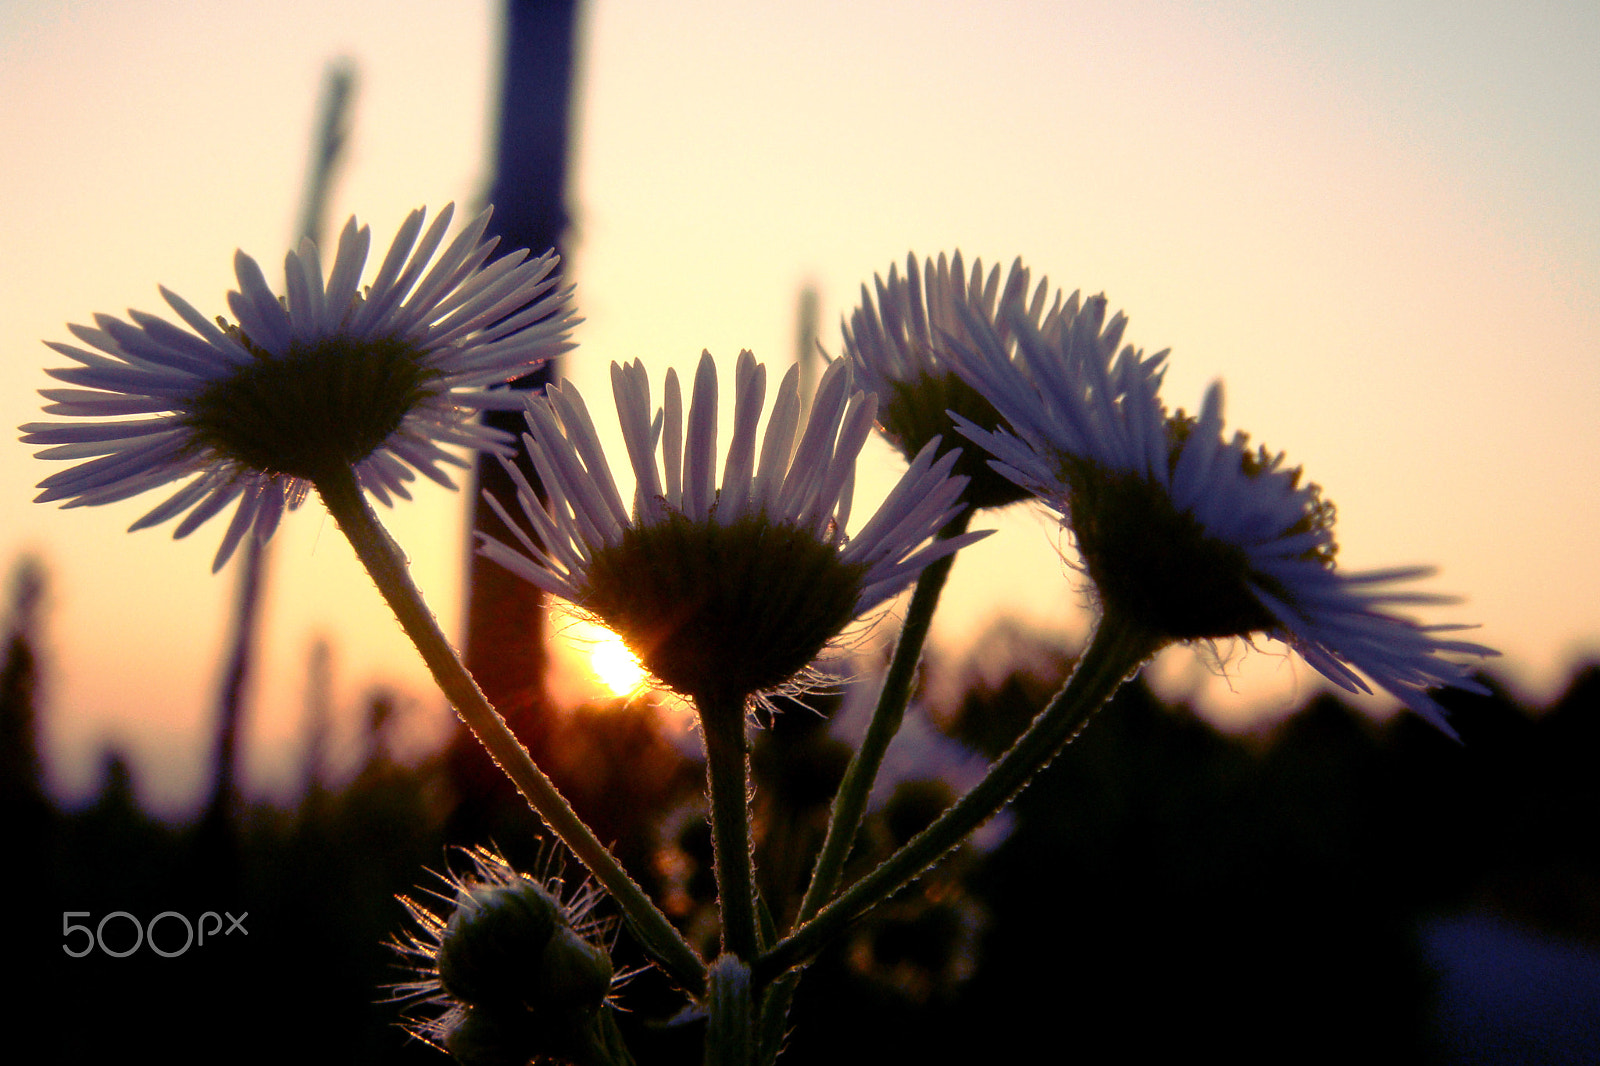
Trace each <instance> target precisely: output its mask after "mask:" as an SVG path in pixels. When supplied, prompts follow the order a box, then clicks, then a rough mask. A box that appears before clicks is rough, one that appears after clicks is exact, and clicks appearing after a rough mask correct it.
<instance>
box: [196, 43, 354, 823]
mask: <svg viewBox="0 0 1600 1066" xmlns="http://www.w3.org/2000/svg"><path fill="white" fill-rule="evenodd" d="M354 88H355V69H354V67H353V66H352V65H351V64H350V62H349V61H348V60H344V59H341V60H336V61H334V62H333V63H331V64H330V65H329V67H328V72H327V75H326V77H325V78H324V81H323V90H322V107H321V118H320V121H319V122H318V125H317V132H316V137H315V139H314V140H313V142H312V149H311V151H312V155H311V171H310V173H309V174H308V175H307V176H306V191H305V197H304V199H303V200H302V201H301V206H300V218H299V221H298V224H297V227H296V228H297V233H298V236H299V237H309V238H310V239H312V240H314V241H319V240H320V238H321V235H322V228H323V216H324V215H325V214H326V213H327V206H328V187H329V185H330V184H331V183H332V180H333V173H334V170H335V168H336V167H337V166H338V163H339V157H340V154H341V152H342V151H343V149H344V144H345V141H346V139H347V138H348V136H349V114H350V96H351V93H352V92H353V90H354ZM266 567H267V542H263V541H260V540H257V539H256V538H254V537H246V538H245V542H244V544H243V545H242V546H241V547H240V550H239V584H238V587H237V589H236V590H235V593H234V608H233V631H232V639H231V640H230V642H229V652H228V666H227V670H226V672H225V673H224V675H223V681H222V692H221V695H220V697H219V700H218V703H219V707H218V714H217V733H216V742H215V746H214V750H213V752H212V781H211V797H210V799H209V801H208V802H207V804H206V810H205V814H204V817H203V827H204V828H205V829H206V830H208V831H209V832H208V833H207V837H208V839H211V840H212V841H214V842H215V841H219V840H221V839H222V834H224V831H225V829H226V825H227V822H228V818H229V813H230V808H231V806H232V804H233V797H234V789H235V785H236V781H237V777H238V761H239V731H240V726H241V724H242V722H243V720H244V703H245V693H246V688H247V686H248V685H249V682H250V668H251V665H252V662H253V660H254V657H255V648H256V639H257V635H258V631H259V630H260V628H261V589H262V585H263V584H264V583H265V581H266Z"/></svg>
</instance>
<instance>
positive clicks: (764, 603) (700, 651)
mask: <svg viewBox="0 0 1600 1066" xmlns="http://www.w3.org/2000/svg"><path fill="white" fill-rule="evenodd" d="M866 569H867V568H866V567H865V566H864V565H861V564H848V563H844V562H841V561H840V559H839V552H838V550H837V549H836V548H834V547H831V546H829V545H827V544H824V543H822V542H821V541H819V540H818V539H817V538H816V537H814V536H812V535H811V534H810V533H807V532H804V531H802V530H798V529H796V528H795V527H793V526H791V525H788V524H786V523H781V522H780V523H774V522H770V521H768V520H767V518H766V517H765V516H764V515H752V516H748V517H745V518H741V519H739V520H738V521H736V522H734V523H732V524H731V525H727V526H722V525H718V524H716V523H715V522H714V521H712V522H692V521H690V520H689V519H687V518H683V517H682V516H679V515H673V516H671V517H669V518H668V519H667V520H666V521H665V522H659V523H655V524H652V525H648V526H642V527H638V526H635V527H630V528H629V529H628V530H627V531H626V532H625V533H624V534H623V537H622V541H621V543H619V544H617V545H616V546H614V547H610V548H605V549H603V550H601V551H599V552H596V553H595V557H594V560H593V562H592V563H591V564H590V567H589V574H588V582H587V589H586V590H585V591H586V595H585V596H584V599H583V604H582V606H583V607H584V608H586V609H587V610H590V611H592V612H594V614H595V615H596V616H598V617H599V619H600V620H601V621H602V622H604V623H605V624H606V625H607V626H609V627H610V628H611V629H613V630H614V631H615V632H616V633H617V634H618V635H620V636H621V637H622V638H623V640H624V641H625V642H626V643H627V644H628V646H629V647H630V648H631V649H633V651H634V653H635V654H636V655H638V656H639V659H640V661H641V662H643V663H644V665H645V666H646V667H647V668H649V670H650V672H651V673H653V674H655V676H656V677H658V678H660V679H661V680H662V681H663V682H664V683H666V684H667V685H668V686H670V687H671V688H672V689H674V690H675V691H677V692H680V693H682V694H684V695H688V696H692V697H694V698H695V699H696V700H697V701H702V700H703V699H704V698H712V697H728V696H732V697H735V698H739V697H744V696H749V695H751V694H753V693H757V692H761V691H765V690H767V689H771V688H775V687H777V686H779V685H782V684H783V683H784V682H785V681H787V680H789V678H791V677H793V676H794V675H795V674H796V673H798V672H799V671H801V670H802V669H804V668H805V667H806V666H807V665H808V664H809V663H810V662H811V661H812V659H814V658H816V656H817V653H818V652H820V651H821V650H822V647H823V645H824V644H826V643H827V642H828V641H829V640H831V639H832V638H833V637H834V636H836V635H837V634H838V633H839V632H840V630H842V629H843V628H844V627H845V626H846V625H848V624H849V623H850V620H851V619H852V618H854V617H855V609H856V600H857V598H858V597H859V596H860V594H861V582H862V579H863V577H864V576H865V574H866Z"/></svg>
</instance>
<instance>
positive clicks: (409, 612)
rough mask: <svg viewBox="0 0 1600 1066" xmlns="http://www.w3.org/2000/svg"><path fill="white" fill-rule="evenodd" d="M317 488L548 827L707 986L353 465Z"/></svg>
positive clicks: (656, 943)
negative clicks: (438, 609) (421, 582)
mask: <svg viewBox="0 0 1600 1066" xmlns="http://www.w3.org/2000/svg"><path fill="white" fill-rule="evenodd" d="M316 486H317V492H318V493H319V494H321V496H322V500H323V503H325V504H326V505H327V508H328V511H329V513H331V514H332V515H333V517H334V520H335V521H336V522H338V523H339V528H340V529H341V530H342V531H343V532H344V535H345V536H346V537H348V538H349V540H350V544H351V546H352V547H353V548H355V551H356V555H357V557H358V558H360V560H361V564H362V565H363V566H365V567H366V569H367V573H368V574H370V575H371V577H372V580H373V582H374V583H375V584H377V586H378V591H379V592H380V593H382V594H383V598H384V599H385V600H386V601H388V604H389V607H390V608H391V609H392V610H393V611H394V613H395V617H396V618H397V619H398V620H399V622H400V627H401V628H402V629H403V630H405V633H406V636H408V637H410V638H411V642H412V643H413V644H415V645H416V648H417V651H418V652H420V653H421V655H422V659H423V662H425V663H427V665H428V669H429V671H430V672H432V674H433V678H434V681H435V682H437V684H438V685H439V688H440V689H441V690H443V692H444V694H445V697H446V698H447V699H449V701H450V703H451V704H452V705H453V706H454V707H455V709H456V713H457V714H459V715H460V716H461V720H462V721H463V722H465V723H466V724H467V728H469V729H471V730H472V732H473V734H474V735H475V736H477V738H478V740H479V742H481V743H482V744H483V746H484V748H486V749H487V750H488V752H489V755H490V756H491V757H492V758H493V759H494V761H495V762H496V763H498V764H499V766H500V768H501V769H502V770H504V771H505V773H506V776H508V777H509V778H511V780H512V782H513V783H514V784H515V785H516V786H517V789H518V790H519V791H520V792H521V793H522V794H523V796H524V797H525V798H526V799H527V801H528V804H529V806H531V807H532V808H533V809H534V811H535V812H537V813H538V815H539V817H540V818H542V819H543V820H544V823H545V825H547V826H549V827H550V830H551V832H553V833H555V834H556V836H558V837H560V838H561V841H562V843H564V844H566V846H567V847H568V848H570V849H571V850H572V852H573V854H574V855H576V856H577V857H578V859H579V861H581V862H582V863H583V864H584V866H586V867H588V869H589V872H590V873H592V874H593V875H594V876H595V879H596V880H597V881H599V882H600V884H601V885H603V886H604V887H605V889H606V891H607V892H609V893H611V896H612V898H613V899H615V900H616V901H617V905H618V906H619V907H621V908H622V912H623V914H624V916H625V917H626V918H627V920H628V924H629V925H630V926H631V927H632V929H633V930H634V932H635V934H636V935H637V936H638V937H639V940H640V942H641V944H642V945H643V946H644V948H645V950H646V951H648V952H649V953H650V954H651V956H653V957H654V958H655V960H656V961H657V962H659V963H660V964H661V965H662V967H663V968H665V969H666V970H667V972H668V973H670V974H672V975H673V976H674V977H675V978H677V979H678V980H679V981H682V982H684V983H685V984H686V985H687V986H688V987H689V988H691V989H698V988H701V987H703V986H704V983H705V977H706V967H705V963H704V962H702V961H701V959H700V957H699V956H698V955H697V954H695V951H694V949H693V948H691V947H690V946H689V944H688V942H687V941H686V940H684V939H683V936H682V934H680V933H679V932H678V930H677V929H676V928H675V927H674V926H673V924H672V923H671V922H670V921H668V920H667V916H666V915H664V914H662V913H661V911H660V910H659V909H657V907H656V905H655V904H654V903H652V902H651V900H650V897H649V896H647V895H646V894H645V892H644V890H643V889H641V888H640V887H639V886H638V885H637V884H635V883H634V881H633V879H632V878H631V877H629V876H628V874H627V871H625V870H623V868H622V867H621V865H619V864H618V862H617V860H616V858H615V857H614V856H613V855H612V854H611V852H610V851H608V850H607V849H606V847H605V845H604V844H601V843H600V841H599V839H598V838H596V837H595V835H594V833H593V831H591V830H590V829H589V827H588V826H587V825H586V824H584V822H583V820H582V819H581V818H579V817H578V816H577V814H576V813H574V811H573V810H572V807H571V806H570V805H569V804H568V803H567V801H566V800H565V799H564V798H562V796H561V793H560V792H559V791H557V789H556V786H555V785H554V784H553V783H552V782H551V781H550V779H549V778H548V777H546V776H545V774H544V772H543V771H542V770H540V769H539V767H538V766H536V765H534V762H533V760H532V759H531V758H530V757H529V756H528V752H527V750H526V749H525V748H523V746H522V744H521V742H520V741H518V740H517V738H516V736H515V735H513V734H512V732H511V730H510V729H509V728H508V727H507V726H506V723H505V720H504V719H502V718H501V717H500V715H499V714H498V713H497V712H496V711H495V709H494V708H493V707H492V706H490V704H489V701H488V700H487V699H486V698H485V697H484V695H483V692H482V690H481V689H479V688H478V685H477V682H475V681H474V680H473V679H472V675H471V674H470V673H468V672H467V669H466V667H465V666H463V665H462V663H461V660H460V658H459V657H458V656H457V655H456V652H455V649H454V648H452V647H451V646H450V642H449V640H447V639H446V638H445V635H444V633H443V631H442V630H440V628H439V623H438V621H437V620H436V619H435V618H434V617H433V612H431V611H430V610H429V609H428V606H427V604H426V603H424V602H423V599H422V594H421V592H419V591H418V590H417V587H416V585H415V583H413V582H412V580H411V574H410V572H409V571H408V570H407V569H406V564H405V557H404V555H403V554H402V552H401V551H400V548H399V546H398V545H396V544H395V542H394V541H393V539H392V538H390V536H389V534H388V533H387V532H386V531H385V530H384V528H383V526H382V525H381V524H379V522H378V518H377V515H375V514H374V513H373V511H372V506H371V504H369V503H368V502H367V498H366V496H365V495H364V494H363V493H362V492H361V488H360V486H359V485H358V484H357V483H356V479H355V473H354V471H352V470H351V469H350V468H349V467H340V468H339V469H338V470H335V471H331V472H330V473H328V474H326V475H324V476H322V477H319V478H317V479H316Z"/></svg>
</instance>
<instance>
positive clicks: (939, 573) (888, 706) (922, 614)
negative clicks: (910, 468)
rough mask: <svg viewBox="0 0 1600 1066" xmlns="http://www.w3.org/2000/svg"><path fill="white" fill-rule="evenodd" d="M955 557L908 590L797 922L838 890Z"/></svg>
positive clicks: (963, 521) (966, 515)
mask: <svg viewBox="0 0 1600 1066" xmlns="http://www.w3.org/2000/svg"><path fill="white" fill-rule="evenodd" d="M971 521H972V509H971V508H968V509H967V510H965V511H962V512H961V513H960V514H959V515H957V516H956V517H954V518H952V519H951V520H950V522H949V524H948V525H946V526H945V527H944V528H943V529H941V530H940V531H939V539H941V540H948V539H950V538H951V537H959V536H960V535H961V534H963V533H965V532H966V531H967V525H968V523H970V522H971ZM955 558H956V557H955V555H954V554H952V555H946V556H945V557H944V558H943V559H940V560H938V561H937V562H935V563H933V564H932V565H931V566H929V567H927V568H926V569H925V570H923V571H922V576H921V577H920V578H918V579H917V589H916V591H915V592H913V593H912V594H911V605H910V606H909V607H908V608H906V621H905V625H903V626H902V627H901V628H900V639H899V641H898V642H897V643H896V644H895V648H894V658H893V659H892V660H891V661H890V663H889V672H888V673H887V674H885V675H884V678H883V689H882V690H881V691H880V692H879V693H878V705H877V707H876V708H874V709H873V712H872V721H871V722H870V723H868V725H867V732H866V735H865V736H863V737H862V738H861V746H860V747H859V748H857V749H856V752H855V754H854V755H852V756H851V757H850V766H849V767H848V768H847V769H846V770H845V773H844V780H843V781H841V782H840V783H839V792H838V794H837V795H835V796H834V798H833V810H832V812H831V813H830V814H829V816H828V832H827V835H826V836H825V837H824V838H823V841H822V850H821V851H820V852H818V853H817V861H816V865H815V866H814V867H813V868H812V871H811V884H810V885H809V886H807V888H806V894H805V898H804V899H802V900H801V901H800V913H799V916H798V919H797V922H796V924H804V923H805V922H808V921H810V920H811V918H812V917H813V916H814V915H815V914H816V913H817V911H818V910H820V909H821V908H822V904H823V903H824V902H826V901H827V899H828V897H830V896H832V895H833V893H834V890H835V889H836V888H838V885H839V877H840V875H841V874H842V873H843V872H844V864H845V860H846V859H847V858H849V856H850V849H851V847H853V846H854V845H855V841H856V833H857V832H858V831H859V830H860V828H861V818H862V816H863V815H864V814H865V813H866V809H867V797H868V796H869V795H871V793H872V786H873V783H874V782H876V781H877V779H878V770H879V768H880V767H881V766H882V765H883V756H884V753H885V752H886V751H888V750H889V742H890V741H892V740H893V739H894V736H895V734H896V733H898V732H899V731H900V724H901V722H903V721H904V720H905V714H906V704H907V703H908V702H909V701H910V699H911V682H912V679H913V678H914V677H915V676H916V672H917V663H918V662H920V661H921V659H922V647H923V645H924V644H926V643H927V640H928V628H929V626H930V625H931V624H932V622H933V612H934V610H935V608H937V607H938V606H939V596H940V594H941V593H942V592H944V585H945V581H946V580H947V579H948V578H949V577H950V568H951V566H952V565H954V563H955Z"/></svg>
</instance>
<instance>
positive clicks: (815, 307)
mask: <svg viewBox="0 0 1600 1066" xmlns="http://www.w3.org/2000/svg"><path fill="white" fill-rule="evenodd" d="M821 304H822V301H821V300H820V299H819V298H818V296H817V287H816V286H815V285H813V284H811V283H810V282H807V283H806V284H804V285H802V286H801V287H800V306H799V307H798V309H797V310H796V312H795V318H796V321H795V338H794V361H795V364H796V365H797V366H799V367H800V403H801V408H800V416H801V419H802V421H801V423H800V424H801V425H802V426H803V425H805V421H804V419H805V417H806V416H808V415H809V414H810V413H811V397H813V396H815V395H816V392H817V378H818V377H820V376H821V370H822V354H821V352H820V351H818V349H817V319H818V316H819V314H820V311H819V308H820V307H821Z"/></svg>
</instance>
